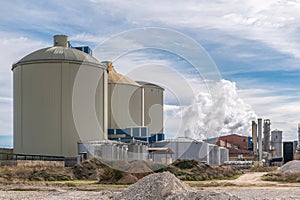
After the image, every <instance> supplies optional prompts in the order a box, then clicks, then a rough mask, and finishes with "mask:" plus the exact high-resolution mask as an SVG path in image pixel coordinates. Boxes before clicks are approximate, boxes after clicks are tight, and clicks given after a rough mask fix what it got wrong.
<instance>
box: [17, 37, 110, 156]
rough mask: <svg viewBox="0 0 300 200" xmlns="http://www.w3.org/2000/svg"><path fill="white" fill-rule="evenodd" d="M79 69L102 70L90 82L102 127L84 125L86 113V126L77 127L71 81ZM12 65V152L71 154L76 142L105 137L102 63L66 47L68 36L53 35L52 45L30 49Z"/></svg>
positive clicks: (73, 151)
mask: <svg viewBox="0 0 300 200" xmlns="http://www.w3.org/2000/svg"><path fill="white" fill-rule="evenodd" d="M79 69H85V75H88V74H90V75H97V77H100V76H101V79H100V81H99V82H98V85H95V88H96V91H95V95H94V102H95V104H96V105H94V108H95V110H94V111H95V112H93V113H95V118H97V121H98V122H99V125H100V127H101V131H98V129H96V128H94V127H89V126H88V123H89V121H91V119H86V124H84V125H83V126H87V129H86V130H87V131H86V132H84V134H82V133H80V134H79V133H78V131H77V130H78V129H77V126H76V124H75V122H74V112H73V108H74V105H73V103H74V102H73V90H74V87H73V86H74V84H75V80H76V77H77V75H78V71H79ZM12 71H13V79H14V153H19V154H38V155H50V156H65V157H75V156H77V143H78V142H80V141H90V140H99V139H105V138H107V136H106V133H107V130H106V128H107V127H106V123H107V122H106V119H105V118H106V113H105V107H106V105H105V103H107V101H106V100H105V98H107V94H105V91H106V87H107V74H106V72H105V67H104V66H103V65H102V64H101V63H100V62H99V61H98V60H97V59H95V58H93V57H92V56H90V55H88V54H86V53H84V52H82V51H79V50H76V49H73V48H69V47H68V38H67V36H64V35H57V36H54V46H53V47H48V48H44V49H40V50H37V51H35V52H33V53H30V54H29V55H27V56H25V57H24V58H22V59H21V60H20V61H18V62H17V63H15V64H14V65H13V67H12ZM89 79H90V77H89V76H87V77H85V80H89ZM83 82H84V81H83ZM72 106H73V107H72ZM87 106H89V105H87ZM82 109H85V108H82ZM75 114H76V113H75ZM77 114H78V113H77Z"/></svg>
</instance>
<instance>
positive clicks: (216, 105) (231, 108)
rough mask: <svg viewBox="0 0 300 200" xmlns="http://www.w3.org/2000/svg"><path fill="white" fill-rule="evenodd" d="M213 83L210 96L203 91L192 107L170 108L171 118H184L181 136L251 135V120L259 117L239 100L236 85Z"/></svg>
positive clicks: (179, 134) (226, 82)
mask: <svg viewBox="0 0 300 200" xmlns="http://www.w3.org/2000/svg"><path fill="white" fill-rule="evenodd" d="M209 84H211V87H210V93H209V92H206V93H205V92H200V93H199V94H198V95H197V97H196V100H195V102H194V103H192V104H191V105H188V106H177V107H174V106H166V109H165V110H166V113H167V115H171V114H175V115H176V117H178V118H179V117H180V118H181V119H182V121H181V127H180V128H179V130H178V133H177V136H178V137H182V136H184V137H189V138H194V139H206V138H211V137H217V136H220V135H226V134H240V135H249V133H250V132H251V121H252V120H256V118H257V116H256V114H255V112H254V111H253V110H252V108H251V107H250V105H248V104H246V103H245V102H244V101H243V100H242V99H241V98H239V96H238V94H237V89H236V85H235V83H234V82H230V81H227V80H220V81H219V82H216V83H209ZM170 111H171V112H170Z"/></svg>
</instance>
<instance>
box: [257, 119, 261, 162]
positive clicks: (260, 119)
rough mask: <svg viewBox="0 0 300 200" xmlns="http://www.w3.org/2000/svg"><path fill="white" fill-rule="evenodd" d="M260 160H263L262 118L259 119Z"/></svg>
mask: <svg viewBox="0 0 300 200" xmlns="http://www.w3.org/2000/svg"><path fill="white" fill-rule="evenodd" d="M257 132H258V160H259V161H261V160H262V119H261V118H260V119H258V131H257Z"/></svg>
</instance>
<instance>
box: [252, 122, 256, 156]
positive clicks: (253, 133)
mask: <svg viewBox="0 0 300 200" xmlns="http://www.w3.org/2000/svg"><path fill="white" fill-rule="evenodd" d="M252 145H253V146H252V149H253V152H254V154H257V124H256V122H255V121H252Z"/></svg>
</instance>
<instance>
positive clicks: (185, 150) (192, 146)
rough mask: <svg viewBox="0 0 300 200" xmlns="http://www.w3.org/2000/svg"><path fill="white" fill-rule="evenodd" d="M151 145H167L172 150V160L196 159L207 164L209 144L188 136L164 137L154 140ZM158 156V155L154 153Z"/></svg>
mask: <svg viewBox="0 0 300 200" xmlns="http://www.w3.org/2000/svg"><path fill="white" fill-rule="evenodd" d="M152 147H168V148H170V149H171V150H172V152H174V154H173V155H172V158H173V160H174V161H175V160H177V159H188V160H198V161H200V162H205V163H207V164H209V149H208V148H209V144H208V143H205V142H203V141H198V140H193V139H190V138H175V139H166V140H162V141H158V142H155V143H154V144H153V145H152ZM156 156H157V157H159V155H156Z"/></svg>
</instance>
